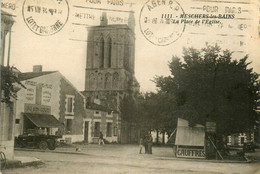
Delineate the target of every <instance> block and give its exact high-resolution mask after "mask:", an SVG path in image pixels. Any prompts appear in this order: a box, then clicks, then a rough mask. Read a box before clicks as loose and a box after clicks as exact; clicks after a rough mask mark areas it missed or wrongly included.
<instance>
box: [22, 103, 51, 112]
mask: <svg viewBox="0 0 260 174" xmlns="http://www.w3.org/2000/svg"><path fill="white" fill-rule="evenodd" d="M24 113H34V114H51V107H50V106H44V105H36V104H28V103H25V104H24Z"/></svg>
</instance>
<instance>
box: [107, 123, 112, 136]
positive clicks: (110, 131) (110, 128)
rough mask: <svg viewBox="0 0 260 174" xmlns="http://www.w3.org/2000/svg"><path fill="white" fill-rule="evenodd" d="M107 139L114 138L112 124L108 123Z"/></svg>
mask: <svg viewBox="0 0 260 174" xmlns="http://www.w3.org/2000/svg"><path fill="white" fill-rule="evenodd" d="M107 137H112V123H107Z"/></svg>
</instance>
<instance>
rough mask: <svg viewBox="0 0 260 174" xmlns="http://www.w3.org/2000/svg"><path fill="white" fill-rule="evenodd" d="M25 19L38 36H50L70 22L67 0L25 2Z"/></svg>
mask: <svg viewBox="0 0 260 174" xmlns="http://www.w3.org/2000/svg"><path fill="white" fill-rule="evenodd" d="M22 12H23V19H24V22H25V23H26V25H27V26H28V28H29V29H30V30H31V31H32V32H34V33H35V34H37V35H41V36H49V35H53V34H55V33H57V32H58V31H60V30H61V29H62V28H63V27H64V25H65V24H66V23H67V21H68V17H69V5H68V2H67V0H25V1H24V3H23V7H22Z"/></svg>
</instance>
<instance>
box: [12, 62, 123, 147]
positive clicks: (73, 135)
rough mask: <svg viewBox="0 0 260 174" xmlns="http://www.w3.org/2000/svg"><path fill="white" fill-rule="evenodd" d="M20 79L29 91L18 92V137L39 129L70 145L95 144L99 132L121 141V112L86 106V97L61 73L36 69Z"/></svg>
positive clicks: (21, 75) (40, 68)
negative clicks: (119, 136) (74, 143)
mask: <svg viewBox="0 0 260 174" xmlns="http://www.w3.org/2000/svg"><path fill="white" fill-rule="evenodd" d="M20 79H21V82H22V84H23V85H24V86H25V87H26V88H25V89H21V90H20V91H19V92H18V93H17V96H18V100H17V102H16V110H17V113H16V120H15V135H16V136H18V135H22V134H27V133H28V131H30V130H32V129H34V128H35V127H38V128H40V129H44V130H45V131H46V132H47V133H48V134H52V135H54V134H58V135H61V136H62V138H63V139H64V141H65V142H67V143H73V142H81V141H85V142H88V143H95V142H97V139H98V137H99V133H100V132H102V133H103V135H104V138H105V139H106V140H107V141H108V142H118V138H117V137H118V136H117V135H118V134H119V133H118V132H120V131H119V129H118V127H119V120H118V113H116V112H114V111H112V110H109V109H107V108H106V107H104V106H102V105H100V104H97V103H86V99H85V96H84V95H83V94H82V93H81V92H80V91H78V90H77V89H76V88H75V87H74V86H73V84H71V83H70V82H69V81H68V80H67V79H66V78H65V77H64V76H63V75H62V74H61V73H60V72H58V71H42V67H41V66H34V68H33V72H27V73H21V74H20ZM58 123H61V124H62V126H57V125H58Z"/></svg>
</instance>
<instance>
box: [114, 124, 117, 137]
mask: <svg viewBox="0 0 260 174" xmlns="http://www.w3.org/2000/svg"><path fill="white" fill-rule="evenodd" d="M114 136H117V127H116V126H115V127H114Z"/></svg>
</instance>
